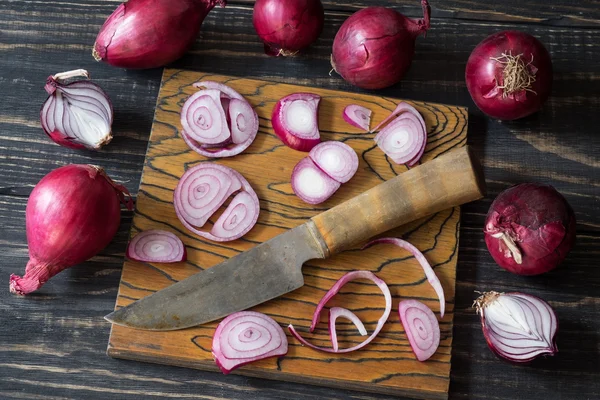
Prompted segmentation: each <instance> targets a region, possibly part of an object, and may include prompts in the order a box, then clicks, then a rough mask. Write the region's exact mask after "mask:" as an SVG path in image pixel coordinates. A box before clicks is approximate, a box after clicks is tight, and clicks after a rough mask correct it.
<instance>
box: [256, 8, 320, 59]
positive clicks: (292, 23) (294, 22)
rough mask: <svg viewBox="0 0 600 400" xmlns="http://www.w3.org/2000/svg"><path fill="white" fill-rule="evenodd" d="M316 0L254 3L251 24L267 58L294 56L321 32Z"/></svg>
mask: <svg viewBox="0 0 600 400" xmlns="http://www.w3.org/2000/svg"><path fill="white" fill-rule="evenodd" d="M324 20H325V11H324V9H323V5H322V4H321V1H320V0H256V2H255V3H254V11H253V14H252V24H253V25H254V29H255V30H256V33H257V34H258V37H259V38H260V40H262V42H263V43H264V45H265V53H266V54H268V55H271V56H288V55H295V54H296V53H297V52H298V51H300V50H302V49H304V48H305V47H308V46H309V45H310V44H312V43H313V42H315V41H316V40H317V39H318V37H319V36H320V35H321V32H322V31H323V24H324Z"/></svg>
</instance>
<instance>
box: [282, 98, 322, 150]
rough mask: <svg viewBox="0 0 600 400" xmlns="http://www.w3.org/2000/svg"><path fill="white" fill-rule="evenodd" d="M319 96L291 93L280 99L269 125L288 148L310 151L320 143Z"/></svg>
mask: <svg viewBox="0 0 600 400" xmlns="http://www.w3.org/2000/svg"><path fill="white" fill-rule="evenodd" d="M320 101H321V96H319V95H317V94H313V93H293V94H290V95H289V96H286V97H284V98H282V99H280V100H279V101H278V102H277V104H275V108H274V109H273V115H272V118H271V123H272V124H273V130H274V131H275V134H276V135H277V136H278V137H279V138H280V139H281V141H282V142H283V143H284V144H285V145H286V146H288V147H290V148H292V149H294V150H299V151H310V149H312V148H313V147H315V146H316V145H317V144H319V143H320V142H321V135H320V133H319V126H318V124H319V118H318V115H319V102H320Z"/></svg>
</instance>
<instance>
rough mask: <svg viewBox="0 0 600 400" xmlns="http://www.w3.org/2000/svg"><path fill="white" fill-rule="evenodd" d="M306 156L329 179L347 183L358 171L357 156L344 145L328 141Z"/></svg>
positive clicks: (351, 149)
mask: <svg viewBox="0 0 600 400" xmlns="http://www.w3.org/2000/svg"><path fill="white" fill-rule="evenodd" d="M308 156H309V157H310V158H312V160H313V161H314V162H315V164H317V166H318V167H319V168H321V169H322V170H323V172H325V173H326V174H327V175H329V176H330V177H331V178H333V179H335V180H336V181H338V182H339V183H346V182H348V181H349V180H350V179H351V178H352V177H353V176H354V174H356V171H357V170H358V156H357V155H356V152H355V151H354V149H353V148H352V147H350V146H348V145H347V144H346V143H342V142H334V141H328V142H323V143H319V144H318V145H316V146H315V147H313V148H312V150H311V151H310V153H308Z"/></svg>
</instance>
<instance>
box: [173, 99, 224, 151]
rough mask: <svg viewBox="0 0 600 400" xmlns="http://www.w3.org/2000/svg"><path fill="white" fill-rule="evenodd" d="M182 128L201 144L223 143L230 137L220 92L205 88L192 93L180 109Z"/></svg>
mask: <svg viewBox="0 0 600 400" xmlns="http://www.w3.org/2000/svg"><path fill="white" fill-rule="evenodd" d="M181 125H182V126H183V130H184V131H186V132H187V134H188V135H189V136H190V137H191V138H192V139H194V140H195V141H197V142H199V143H203V144H219V143H223V142H224V141H226V140H227V139H229V138H230V137H231V132H230V131H229V127H228V126H227V117H226V116H225V110H223V105H222V104H221V92H219V91H218V90H215V89H207V90H202V91H199V92H196V93H194V94H193V95H192V96H190V97H189V98H188V99H187V100H186V102H185V103H184V104H183V108H182V109H181Z"/></svg>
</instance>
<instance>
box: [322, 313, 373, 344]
mask: <svg viewBox="0 0 600 400" xmlns="http://www.w3.org/2000/svg"><path fill="white" fill-rule="evenodd" d="M339 317H343V318H346V319H347V320H349V321H351V322H352V323H353V324H354V325H355V326H356V328H357V329H358V332H359V333H360V334H361V335H362V336H367V330H366V329H365V325H364V324H363V323H362V321H361V320H360V318H358V316H357V315H356V314H354V313H353V312H352V311H350V310H348V309H345V308H341V307H331V308H330V309H329V337H330V338H331V347H332V348H333V351H338V350H339V344H338V340H337V330H336V329H335V321H336V320H337V319H338V318H339Z"/></svg>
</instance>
